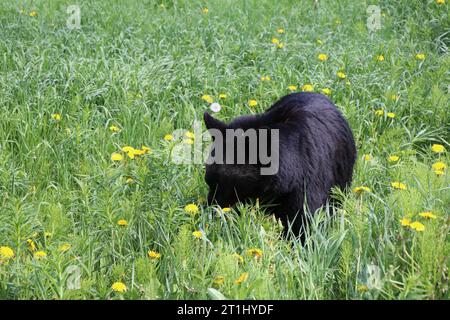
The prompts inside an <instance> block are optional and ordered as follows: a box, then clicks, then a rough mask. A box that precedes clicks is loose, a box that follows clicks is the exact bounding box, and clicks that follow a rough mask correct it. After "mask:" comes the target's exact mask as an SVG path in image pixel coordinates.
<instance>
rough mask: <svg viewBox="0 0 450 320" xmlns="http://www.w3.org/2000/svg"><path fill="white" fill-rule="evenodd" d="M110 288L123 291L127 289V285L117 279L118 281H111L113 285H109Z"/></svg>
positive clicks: (119, 291)
mask: <svg viewBox="0 0 450 320" xmlns="http://www.w3.org/2000/svg"><path fill="white" fill-rule="evenodd" d="M111 289H112V290H113V291H114V292H118V293H124V292H126V291H127V286H126V285H125V283H123V282H120V281H118V282H114V283H113V285H112V286H111Z"/></svg>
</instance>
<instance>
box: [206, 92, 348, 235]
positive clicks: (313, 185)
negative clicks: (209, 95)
mask: <svg viewBox="0 0 450 320" xmlns="http://www.w3.org/2000/svg"><path fill="white" fill-rule="evenodd" d="M204 121H205V124H206V127H207V129H208V130H209V132H210V133H211V134H212V136H213V141H214V142H213V144H212V149H211V154H210V157H209V159H208V161H207V164H206V174H205V180H206V183H207V184H208V185H209V194H208V203H209V204H214V203H217V204H218V205H220V206H221V207H229V206H233V205H234V204H236V202H238V201H241V202H244V201H246V200H249V199H256V198H259V200H260V201H261V202H262V203H271V204H273V205H274V206H273V207H271V210H273V213H274V214H275V216H276V217H277V218H279V219H281V220H282V222H283V224H284V225H285V228H286V227H287V226H288V225H290V226H291V228H292V231H293V232H294V233H295V234H299V233H300V231H301V227H302V224H303V223H304V221H305V216H304V209H305V208H307V209H308V210H309V211H310V212H314V211H315V210H316V209H318V208H320V207H321V206H323V205H324V204H326V202H327V201H328V200H329V197H330V190H331V188H332V187H335V186H337V187H339V188H340V189H342V190H344V189H346V188H347V187H348V186H349V185H350V183H351V180H352V172H353V166H354V163H355V159H356V148H355V142H354V139H353V134H352V131H351V129H350V127H349V125H348V123H347V121H346V120H345V118H344V117H343V116H342V114H341V113H340V112H339V110H338V109H337V108H336V106H335V105H334V104H333V103H332V102H331V101H330V100H329V99H328V98H327V97H326V96H324V95H322V94H317V93H309V92H302V93H294V94H290V95H287V96H285V97H283V98H282V99H280V100H279V101H278V102H276V103H275V104H274V105H273V106H272V107H270V108H269V109H268V110H266V112H264V113H262V114H256V115H250V116H242V117H238V118H236V119H234V120H233V121H231V122H230V123H228V124H225V123H224V122H221V121H219V120H217V119H215V118H213V117H212V116H211V115H209V114H208V113H207V112H205V114H204ZM264 132H268V133H264ZM213 133H214V134H213ZM220 134H222V135H223V139H218V136H219V135H220ZM228 134H229V136H230V137H231V139H227V137H228ZM239 137H244V140H241V145H240V146H239V144H236V141H237V140H238V139H239ZM252 138H253V139H254V140H253V141H251V139H252ZM242 141H245V142H244V144H242ZM264 142H266V147H263V144H264ZM274 142H275V143H274ZM261 143H263V144H261ZM236 145H237V146H236ZM268 149H270V150H268ZM252 150H253V151H252ZM219 151H220V152H219ZM261 151H264V152H261ZM242 153H245V154H242ZM230 154H231V156H230ZM240 156H241V158H240V160H241V161H239V157H240ZM268 159H271V160H273V161H272V163H268V161H267V160H268ZM275 162H277V163H275ZM268 167H272V170H266V172H265V173H264V172H263V169H268ZM273 168H275V170H273Z"/></svg>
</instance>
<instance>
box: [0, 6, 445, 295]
mask: <svg viewBox="0 0 450 320" xmlns="http://www.w3.org/2000/svg"><path fill="white" fill-rule="evenodd" d="M73 4H78V5H79V8H80V17H81V28H80V29H71V28H69V27H68V25H67V20H68V18H69V16H70V15H71V13H67V8H68V6H70V5H73ZM373 4H375V5H377V6H378V8H379V9H380V11H379V12H378V13H379V15H378V16H377V17H378V18H379V19H378V20H377V19H376V17H375V18H374V19H375V20H370V19H371V15H372V14H373V11H370V10H369V11H368V7H369V6H370V5H373ZM449 6H450V4H449V1H442V0H437V1H436V0H398V1H387V0H384V1H383V0H380V1H375V3H374V2H373V1H350V0H343V1H331V0H320V1H319V2H318V5H317V7H314V6H313V1H309V0H308V1H306V0H305V1H294V0H283V1H270V0H259V1H257V0H242V1H238V0H208V1H199V0H192V1H188V0H173V1H169V0H157V1H153V0H140V1H136V0H128V1H118V0H111V1H99V0H97V1H78V2H75V1H74V2H72V1H71V0H35V1H25V0H17V1H16V0H3V1H2V2H1V4H0V299H218V298H224V297H225V298H227V299H448V297H449V276H450V275H449V254H450V242H449V236H448V235H449V225H450V224H449V221H450V220H449V216H448V214H449V207H450V206H449V205H450V192H449V181H450V180H449V174H450V173H449V168H448V166H449V165H450V157H449V152H450V143H449V132H450V121H449V98H450V87H449V86H450V72H449V70H450V56H449V52H448V45H449V43H450V40H449V39H450V34H449V32H450V18H449ZM375 13H376V12H375ZM368 19H369V20H370V21H371V22H374V23H375V25H376V26H378V27H379V28H377V27H376V28H375V29H373V28H372V29H371V30H369V28H368V25H367V24H368ZM377 22H379V25H377ZM302 90H303V91H315V92H320V93H324V94H327V95H329V97H330V99H331V100H332V101H333V102H334V103H335V104H336V105H337V106H338V108H339V109H340V110H341V111H342V112H343V114H344V115H345V116H346V118H347V119H348V121H349V123H350V126H351V127H352V130H353V132H354V136H355V140H356V143H357V148H358V160H357V164H356V167H355V172H354V181H353V185H352V189H351V190H350V191H349V192H348V193H345V194H343V193H339V194H338V193H337V194H336V195H335V196H336V197H339V198H341V199H342V203H343V204H342V207H341V208H339V209H337V210H332V208H324V209H323V210H321V211H319V212H317V213H316V214H315V215H314V222H313V223H312V224H311V226H310V228H309V232H308V234H307V236H306V241H305V243H304V244H301V243H300V242H298V241H295V240H286V239H284V238H283V237H282V236H281V235H282V233H281V232H282V230H281V228H282V227H281V226H280V224H279V223H278V222H277V221H275V220H274V218H273V217H271V216H269V215H267V214H265V213H264V208H263V207H261V206H260V205H259V204H258V203H257V202H255V203H254V204H253V205H246V206H243V205H241V206H240V207H239V211H240V214H237V212H236V211H235V209H231V210H227V209H225V210H223V208H218V207H208V206H206V204H205V198H206V194H207V185H206V183H205V182H204V166H203V165H201V164H191V165H177V164H175V163H173V162H172V161H171V157H170V154H171V150H172V149H173V148H174V147H175V146H177V145H180V144H186V145H188V146H191V143H192V142H193V141H194V139H196V138H197V137H192V136H191V131H192V124H193V122H194V121H195V120H199V121H201V120H202V115H203V112H204V111H205V110H208V109H209V104H210V103H211V102H218V103H219V104H220V105H221V106H222V109H221V110H220V111H219V112H218V113H216V114H215V116H216V117H217V118H219V119H221V120H225V121H227V120H230V119H232V118H233V117H235V116H239V115H243V114H251V113H257V112H262V111H264V110H265V109H266V108H268V107H270V106H271V104H272V103H274V102H275V101H276V100H277V99H279V98H280V97H282V96H283V95H285V94H288V93H289V92H292V91H302ZM252 100H254V101H252ZM179 129H185V130H188V132H187V133H186V134H184V135H181V137H179V136H177V134H175V133H174V132H175V130H179ZM176 132H179V131H176ZM124 147H125V148H124ZM332 211H335V212H334V215H331V213H332Z"/></svg>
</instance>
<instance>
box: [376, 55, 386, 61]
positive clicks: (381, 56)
mask: <svg viewBox="0 0 450 320" xmlns="http://www.w3.org/2000/svg"><path fill="white" fill-rule="evenodd" d="M377 61H379V62H383V61H384V56H383V55H382V54H380V55H378V56H377Z"/></svg>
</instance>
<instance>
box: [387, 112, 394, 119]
mask: <svg viewBox="0 0 450 320" xmlns="http://www.w3.org/2000/svg"><path fill="white" fill-rule="evenodd" d="M386 116H387V117H388V118H391V119H393V118H395V113H393V112H388V113H386Z"/></svg>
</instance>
